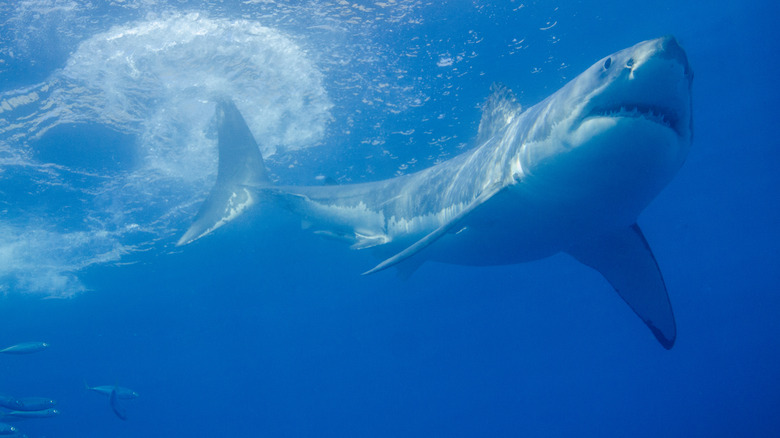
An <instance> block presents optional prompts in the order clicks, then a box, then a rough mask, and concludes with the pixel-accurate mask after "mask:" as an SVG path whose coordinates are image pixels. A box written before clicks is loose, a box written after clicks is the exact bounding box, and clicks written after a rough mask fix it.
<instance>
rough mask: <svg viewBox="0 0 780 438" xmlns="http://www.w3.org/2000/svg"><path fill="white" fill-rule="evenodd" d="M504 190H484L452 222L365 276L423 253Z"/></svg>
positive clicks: (491, 188) (492, 186)
mask: <svg viewBox="0 0 780 438" xmlns="http://www.w3.org/2000/svg"><path fill="white" fill-rule="evenodd" d="M503 188H504V185H503V184H499V183H496V184H493V185H491V186H490V187H488V188H487V189H486V190H484V191H483V192H482V193H481V194H480V195H479V196H477V198H476V199H474V201H472V202H471V203H470V204H469V205H468V206H466V208H464V209H463V210H461V212H460V213H458V214H456V215H455V216H454V217H453V218H452V219H450V221H448V222H447V223H445V224H444V225H442V226H440V227H439V228H437V229H435V230H433V231H432V232H430V233H429V234H428V235H426V236H425V237H423V238H422V239H420V240H418V241H417V242H414V243H413V244H412V245H410V246H408V247H407V248H406V249H404V250H403V251H401V252H399V253H398V254H396V255H394V256H392V257H390V258H389V259H387V260H385V261H383V262H382V263H380V264H378V265H376V266H374V267H373V268H372V269H369V270H368V271H366V272H364V273H363V275H368V274H373V273H375V272H379V271H383V270H385V269H387V268H389V267H391V266H394V265H397V264H398V263H401V262H402V261H404V260H406V259H408V258H409V257H411V256H413V255H415V254H417V253H418V252H420V251H422V250H423V249H425V248H427V247H428V246H430V245H431V244H432V243H433V242H435V241H436V240H438V239H439V238H440V237H441V236H443V235H444V234H446V233H447V232H448V231H450V230H451V229H452V228H453V227H454V226H455V225H457V224H458V223H459V222H460V221H461V220H463V218H465V217H466V216H468V215H469V213H471V212H472V211H474V209H476V208H477V207H479V206H480V205H482V204H483V203H485V201H487V200H488V199H490V198H492V197H493V196H495V194H496V193H498V192H499V191H501V189H503Z"/></svg>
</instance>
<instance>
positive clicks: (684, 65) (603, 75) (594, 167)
mask: <svg viewBox="0 0 780 438" xmlns="http://www.w3.org/2000/svg"><path fill="white" fill-rule="evenodd" d="M692 80H693V72H692V71H691V68H690V66H689V64H688V59H687V56H686V54H685V51H683V49H682V48H681V47H680V45H679V44H678V42H677V40H675V39H674V37H671V36H667V37H663V38H658V39H655V40H650V41H644V42H641V43H639V44H637V45H635V46H633V47H629V48H627V49H624V50H621V51H619V52H616V53H614V54H612V55H609V56H607V57H605V58H603V59H601V60H599V61H598V62H596V63H595V64H593V65H592V66H591V67H590V68H588V69H587V70H585V71H584V72H583V73H582V74H580V75H579V76H577V77H576V78H575V79H573V80H572V81H571V82H569V83H568V84H567V85H566V86H564V87H563V88H562V89H561V90H559V91H558V92H557V93H555V94H554V95H552V96H550V97H549V98H548V99H547V100H545V101H543V102H541V103H540V104H539V105H536V106H534V107H533V108H532V109H530V110H529V111H535V112H536V114H531V116H532V117H530V120H532V122H529V123H531V125H530V126H529V127H528V131H527V136H526V138H527V140H528V146H526V147H524V148H523V149H522V150H521V156H520V160H519V164H520V167H521V171H520V172H525V173H526V174H528V173H530V174H537V175H538V176H540V177H541V178H542V179H548V177H549V179H550V180H553V179H554V180H555V182H554V184H558V185H561V189H562V190H569V191H572V192H580V193H581V194H582V196H583V197H585V196H587V192H588V191H589V190H592V191H594V192H595V191H598V192H599V193H602V194H603V193H607V194H608V195H613V198H612V199H611V201H615V202H623V201H624V200H627V202H628V204H626V205H622V206H621V208H622V207H626V208H627V209H629V210H631V211H632V213H631V214H638V212H639V211H641V209H642V208H644V206H646V205H647V203H648V202H649V201H650V200H651V199H652V198H653V197H654V196H655V195H656V194H658V192H659V191H660V190H661V188H663V186H665V185H666V184H667V183H668V182H669V180H670V179H671V178H672V176H673V175H674V173H675V172H676V171H677V170H678V169H679V168H680V166H681V165H682V163H683V161H684V160H685V157H686V156H687V154H688V150H689V148H690V144H691V139H692V135H693V134H692V121H691V82H692ZM547 182H550V183H552V181H547ZM610 190H611V191H610ZM580 193H575V195H579V194H580ZM607 199H608V198H605V202H607V201H606V200H607ZM629 204H630V205H629ZM634 218H635V217H634Z"/></svg>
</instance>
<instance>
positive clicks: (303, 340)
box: [0, 0, 780, 437]
mask: <svg viewBox="0 0 780 438" xmlns="http://www.w3.org/2000/svg"><path fill="white" fill-rule="evenodd" d="M777 16H778V8H777V6H776V5H775V4H774V3H772V2H769V1H752V2H743V3H740V4H737V3H736V2H717V3H710V4H708V5H707V6H706V7H703V6H702V4H701V3H697V2H690V1H666V0H661V1H655V2H645V3H636V2H619V1H601V2H594V1H579V2H560V3H556V2H523V1H500V2H498V1H497V2H492V3H491V2H483V1H477V0H473V1H465V0H458V1H439V2H425V1H420V0H385V1H375V2H365V1H349V2H347V1H329V2H326V1H299V2H282V1H273V0H267V1H263V0H261V1H251V0H250V1H246V2H218V1H214V2H188V1H169V2H166V1H152V2H149V1H141V0H139V1H130V0H127V1H116V2H105V3H104V2H93V3H82V2H74V1H64V0H63V1H60V0H29V1H23V2H6V3H2V4H0V294H1V296H0V345H1V346H6V345H12V344H16V343H19V342H25V341H45V342H47V343H48V344H50V346H49V347H48V348H47V349H46V350H45V351H42V352H38V353H34V354H30V355H19V356H10V355H0V394H12V395H14V396H18V397H23V396H45V397H51V398H53V399H56V400H57V402H58V404H57V409H58V410H59V411H60V414H59V415H58V416H56V417H54V418H45V419H36V420H24V421H20V422H16V423H13V424H14V425H15V426H16V427H17V428H18V429H19V431H20V432H22V433H24V434H26V435H27V436H30V437H69V436H73V437H108V436H111V437H138V436H145V437H146V436H149V437H157V436H159V437H163V436H273V437H276V436H286V437H297V436H311V437H320V436H340V437H343V436H355V437H365V436H386V437H406V436H408V437H417V436H442V437H477V436H480V437H481V436H497V437H504V436H505V437H514V436H539V437H548V436H573V435H577V436H615V437H618V436H621V437H622V436H648V437H650V436H685V437H689V436H706V437H710V436H757V437H758V436H766V437H770V436H777V435H778V434H779V433H780V419H778V417H777V415H776V411H777V406H778V405H780V396H779V395H778V394H780V373H778V371H777V370H778V369H780V348H778V347H780V345H779V344H778V336H777V335H778V333H779V332H780V327H779V326H778V323H777V322H776V315H777V314H778V313H779V312H780V294H778V284H780V270H779V269H778V267H779V266H778V265H779V264H778V256H779V254H778V249H777V247H778V243H780V233H779V232H778V229H777V224H778V223H780V209H779V208H778V201H777V199H778V196H777V192H778V188H780V184H779V183H780V177H779V176H778V173H777V172H776V170H775V169H776V168H777V165H778V164H780V160H779V159H778V158H779V157H780V152H778V149H777V145H778V142H777V139H776V136H774V135H773V126H774V125H775V120H776V119H777V116H778V111H777V110H776V104H775V103H776V102H777V101H778V99H779V98H780V91H779V89H778V87H777V86H776V85H775V81H776V78H777V77H778V74H779V73H780V68H778V62H777V60H776V59H775V56H774V54H775V53H777V52H778V45H779V44H778V41H780V39H779V38H778V31H777V30H776V26H775V23H774V22H775V17H777ZM666 34H673V35H675V36H676V37H677V39H678V40H679V41H680V43H681V44H682V46H683V47H684V48H685V50H686V51H687V54H688V58H689V60H690V63H691V65H692V67H693V69H694V71H695V79H694V84H693V105H694V131H695V135H694V142H693V147H692V149H691V152H690V155H689V157H688V160H687V162H686V163H685V165H684V166H683V168H682V169H681V171H680V172H679V173H678V175H677V176H676V177H675V179H674V180H673V181H672V182H671V184H670V185H669V186H668V187H667V188H666V189H664V191H663V192H662V193H661V194H660V195H659V196H658V198H657V199H656V200H655V201H654V202H653V203H652V204H651V205H650V206H649V207H648V208H647V209H646V210H645V212H644V213H643V214H642V216H640V218H639V224H640V225H641V226H642V229H643V230H644V233H645V235H646V237H647V239H648V241H649V242H650V244H651V245H652V247H653V251H654V253H655V256H656V258H657V260H658V263H659V265H660V267H661V269H662V271H663V273H664V277H665V280H666V283H667V286H668V289H669V293H670V296H671V301H672V305H673V306H674V310H675V315H676V318H677V326H678V339H677V343H676V345H675V347H674V348H673V349H672V350H670V351H666V350H664V349H663V348H662V347H660V346H659V345H658V344H657V342H656V341H655V340H654V339H653V337H652V335H651V334H650V333H649V331H648V330H647V328H646V327H645V326H644V324H642V322H641V321H640V320H639V319H638V318H637V317H636V316H635V315H634V314H633V312H631V310H630V309H629V308H628V307H627V306H626V305H625V304H624V303H623V302H622V300H621V299H620V298H619V297H618V296H617V295H616V294H615V293H614V291H612V289H611V287H610V286H609V285H608V284H607V283H606V281H605V280H604V279H603V278H602V277H601V276H599V275H598V273H596V272H595V271H592V270H590V269H588V268H586V267H584V266H582V265H580V264H578V263H577V262H575V261H574V260H573V259H571V258H570V257H568V256H564V255H559V256H554V257H551V258H549V259H544V260H540V261H536V262H531V263H525V264H520V265H513V266H502V267H484V268H472V267H459V266H449V265H443V264H436V263H426V264H425V265H424V266H423V267H422V268H420V269H419V270H418V271H417V272H416V273H415V274H414V275H413V276H412V277H411V278H410V279H408V280H403V279H400V278H397V277H396V276H395V275H394V274H393V273H392V272H383V273H379V274H376V275H372V276H360V275H359V274H360V273H361V272H363V271H365V270H366V269H368V268H370V267H372V266H374V264H375V263H376V262H377V260H376V259H374V258H372V257H371V255H370V254H366V253H364V252H359V251H352V250H349V249H348V248H347V247H346V246H344V245H342V244H340V243H339V242H334V241H329V240H321V239H317V238H314V237H312V236H311V235H310V234H308V233H306V232H302V231H301V230H300V222H299V221H297V220H296V219H295V218H294V217H292V216H291V215H286V214H285V213H282V212H278V211H273V212H268V211H255V212H252V213H251V214H248V215H245V216H242V217H241V218H239V219H238V220H236V221H235V222H234V223H231V224H230V225H229V226H226V227H224V228H222V229H220V230H219V231H218V232H216V233H214V234H213V235H211V236H208V237H207V238H204V239H201V240H200V241H198V242H197V243H195V244H193V245H188V246H185V247H175V243H176V240H177V239H178V238H179V237H180V236H181V234H182V233H183V232H184V231H185V230H186V228H187V227H188V226H189V224H190V221H191V219H192V217H193V216H194V214H195V213H196V212H197V210H198V206H199V205H200V203H201V202H202V200H203V199H204V198H205V196H206V194H207V193H208V190H209V188H210V187H211V185H212V184H213V182H214V179H215V177H216V163H217V161H216V160H217V155H216V146H215V139H216V137H215V135H216V134H215V126H214V120H213V104H212V103H210V99H211V98H213V97H214V96H215V95H224V94H230V95H236V96H240V97H241V98H242V99H243V100H244V101H251V102H257V105H256V106H253V107H251V108H242V110H243V111H244V113H245V117H246V118H247V122H248V123H249V124H250V126H251V127H252V130H253V133H254V134H255V136H256V137H257V139H258V143H259V144H260V146H261V148H262V150H263V153H264V155H265V156H266V158H267V164H268V167H269V170H270V172H271V173H272V178H273V179H274V180H275V181H276V182H279V183H282V184H317V183H318V180H317V177H330V178H333V179H335V180H337V181H338V182H339V183H342V184H347V183H354V182H365V181H375V180H380V179H384V178H390V177H393V176H396V175H400V174H406V173H411V172H414V171H417V170H420V169H423V168H425V167H428V166H430V165H433V164H435V163H438V162H440V161H442V160H446V159H448V158H451V157H453V156H455V155H457V154H458V153H460V152H462V151H464V150H466V149H468V148H470V147H472V146H473V144H472V143H471V142H472V141H473V139H474V136H475V134H476V130H477V126H478V123H479V120H480V111H479V106H480V105H481V103H482V102H484V100H485V98H486V97H487V96H488V95H489V92H490V91H489V89H490V86H491V84H492V83H494V82H499V83H503V84H505V85H506V86H508V87H510V88H512V89H513V90H514V91H515V92H516V94H517V95H518V99H519V101H520V103H521V104H522V105H523V106H525V107H529V106H531V105H533V104H534V103H537V102H538V101H540V100H541V99H543V98H544V97H546V96H548V95H549V94H551V93H553V92H554V91H555V90H557V89H558V88H560V87H561V86H562V85H564V84H565V83H566V82H567V81H568V80H570V79H572V78H573V77H575V76H576V75H577V74H579V73H580V72H581V71H582V70H584V69H585V68H587V67H588V66H589V65H591V64H592V63H593V62H595V61H596V60H598V59H599V58H601V57H603V56H606V55H608V54H609V53H612V52H614V51H617V50H619V49H622V48H625V47H628V46H631V45H633V44H635V43H637V42H639V41H642V40H646V39H649V38H655V37H659V36H662V35H666ZM85 385H90V386H96V385H121V386H124V387H128V388H132V389H133V390H135V391H137V392H138V393H139V397H138V398H137V399H133V400H120V401H119V402H120V403H121V406H122V408H123V409H124V411H125V412H126V414H127V420H126V421H123V420H121V419H119V418H117V416H116V415H115V414H114V413H113V412H112V409H111V406H110V404H109V399H108V397H106V396H103V395H100V394H97V393H94V392H92V391H88V390H86V389H85Z"/></svg>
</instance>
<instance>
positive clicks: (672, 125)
mask: <svg viewBox="0 0 780 438" xmlns="http://www.w3.org/2000/svg"><path fill="white" fill-rule="evenodd" d="M590 117H622V118H633V119H645V120H648V121H651V122H653V123H657V124H659V125H662V126H665V127H667V128H669V129H672V130H673V131H674V132H676V133H678V134H681V132H680V117H679V116H678V115H677V113H675V112H674V111H672V110H670V109H668V108H663V107H659V106H653V105H642V104H639V105H631V104H626V105H621V106H614V107H596V108H594V109H593V110H592V111H590V112H589V113H588V115H587V116H586V117H585V119H588V118H590Z"/></svg>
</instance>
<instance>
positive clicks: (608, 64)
mask: <svg viewBox="0 0 780 438" xmlns="http://www.w3.org/2000/svg"><path fill="white" fill-rule="evenodd" d="M610 65H612V58H607V60H606V61H604V70H609V66H610Z"/></svg>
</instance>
